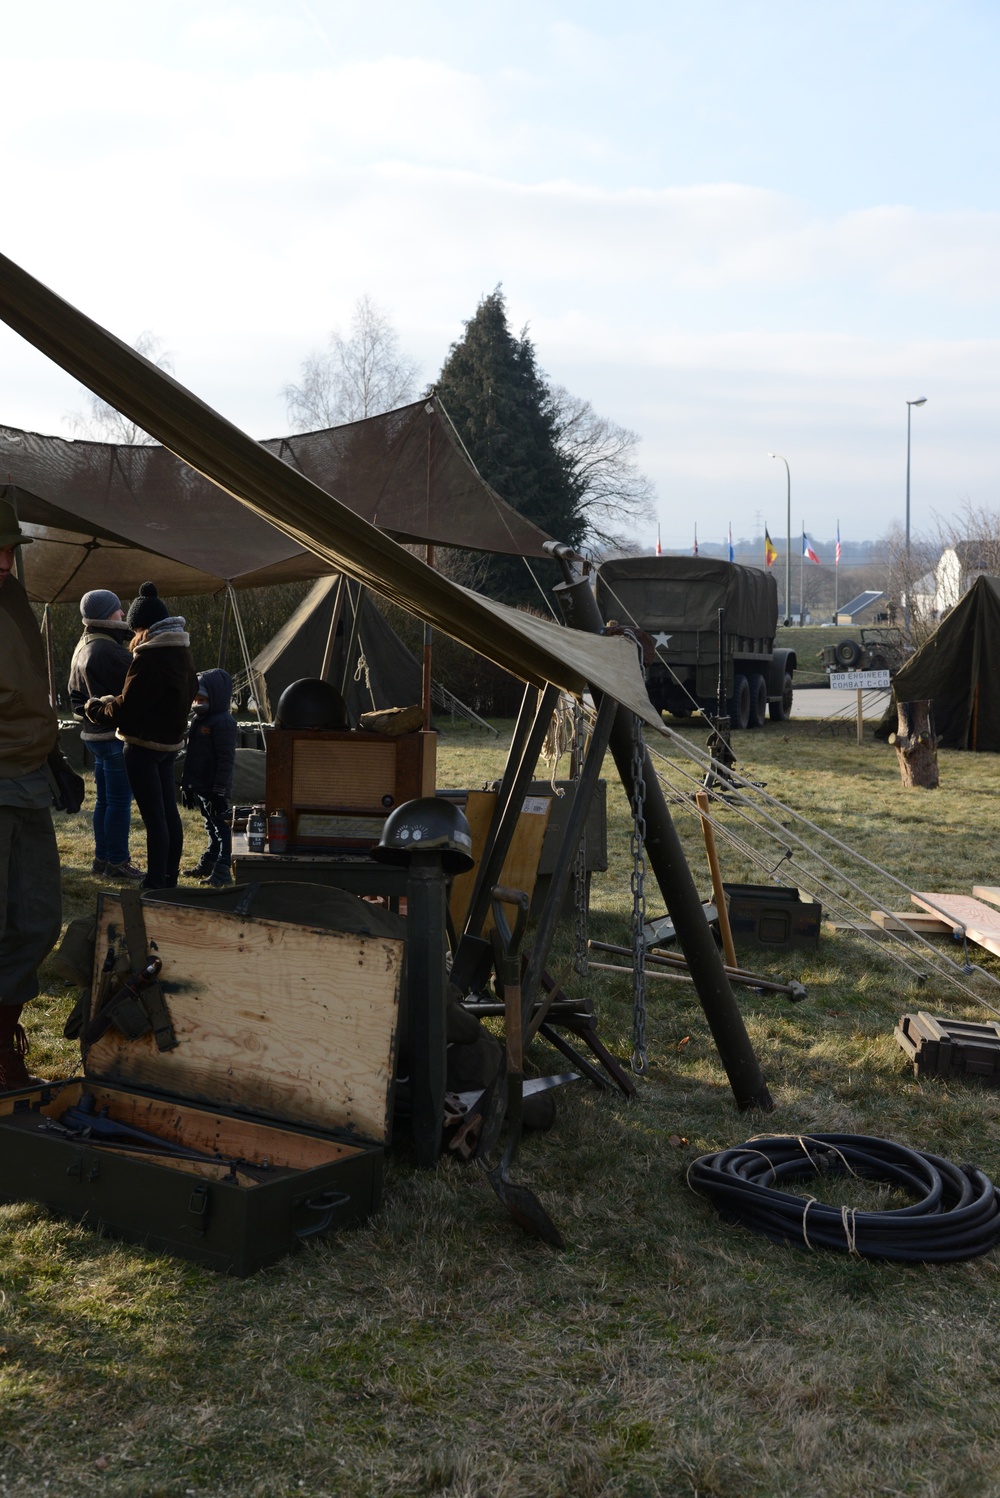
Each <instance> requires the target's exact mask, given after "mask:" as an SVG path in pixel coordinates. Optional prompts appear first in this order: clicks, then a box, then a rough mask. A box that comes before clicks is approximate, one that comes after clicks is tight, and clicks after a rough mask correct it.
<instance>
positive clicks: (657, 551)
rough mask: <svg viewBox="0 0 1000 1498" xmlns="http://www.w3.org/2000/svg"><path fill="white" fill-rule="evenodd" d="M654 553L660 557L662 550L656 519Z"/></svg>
mask: <svg viewBox="0 0 1000 1498" xmlns="http://www.w3.org/2000/svg"><path fill="white" fill-rule="evenodd" d="M656 555H657V556H658V557H661V556H662V555H663V551H662V549H661V547H660V525H659V521H657V525H656Z"/></svg>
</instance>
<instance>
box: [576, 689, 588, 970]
mask: <svg viewBox="0 0 1000 1498" xmlns="http://www.w3.org/2000/svg"><path fill="white" fill-rule="evenodd" d="M585 744H586V724H585V720H584V716H583V708H582V707H581V706H580V704H579V702H576V701H574V703H573V766H574V771H575V778H576V794H577V795H579V794H580V783H581V779H582V777H583V752H584V747H585ZM573 900H574V907H575V916H576V926H575V930H574V944H573V971H574V972H575V973H578V974H579V976H580V977H581V978H585V977H586V976H587V973H588V971H589V963H588V961H587V939H588V935H589V933H588V930H587V832H586V829H584V831H583V834H582V835H581V837H580V842H579V844H578V846H577V850H576V861H575V863H574V865H573Z"/></svg>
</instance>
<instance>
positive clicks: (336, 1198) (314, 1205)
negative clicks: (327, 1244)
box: [295, 1189, 351, 1240]
mask: <svg viewBox="0 0 1000 1498" xmlns="http://www.w3.org/2000/svg"><path fill="white" fill-rule="evenodd" d="M350 1199H351V1197H350V1193H349V1192H347V1191H334V1190H332V1189H331V1190H329V1191H321V1192H320V1193H319V1195H318V1196H306V1197H302V1198H300V1200H299V1201H297V1202H296V1203H295V1205H296V1206H297V1207H305V1209H306V1211H307V1212H318V1213H320V1214H321V1216H320V1219H319V1221H318V1222H313V1223H310V1224H309V1225H308V1226H306V1227H302V1228H296V1229H295V1236H296V1238H298V1239H300V1240H304V1239H306V1238H316V1237H317V1236H318V1235H319V1234H320V1233H325V1232H326V1230H327V1228H328V1227H329V1226H330V1224H331V1222H332V1221H333V1214H334V1213H335V1212H336V1210H337V1208H338V1207H343V1206H346V1205H347V1203H348V1202H349V1201H350Z"/></svg>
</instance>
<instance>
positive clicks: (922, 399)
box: [903, 395, 927, 644]
mask: <svg viewBox="0 0 1000 1498" xmlns="http://www.w3.org/2000/svg"><path fill="white" fill-rule="evenodd" d="M926 404H927V397H926V395H921V396H918V397H917V399H916V400H913V401H907V402H906V577H905V579H904V582H905V584H906V606H905V608H904V610H903V635H904V638H905V640H906V643H907V644H909V643H910V589H911V587H912V582H913V580H912V577H911V571H912V569H911V567H910V418H911V416H912V414H913V407H914V406H926Z"/></svg>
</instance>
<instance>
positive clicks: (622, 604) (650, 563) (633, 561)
mask: <svg viewBox="0 0 1000 1498" xmlns="http://www.w3.org/2000/svg"><path fill="white" fill-rule="evenodd" d="M597 601H598V603H599V605H600V608H601V612H602V614H603V616H604V618H605V619H606V620H611V619H616V620H617V621H618V623H619V624H629V623H637V624H640V625H641V626H642V628H643V629H645V630H648V631H649V633H650V634H656V633H657V632H658V631H659V630H676V631H678V632H681V631H684V632H693V631H695V630H699V631H701V630H711V631H713V632H715V631H717V630H718V628H719V610H720V609H725V611H726V632H727V633H728V634H739V635H745V636H753V637H754V638H759V637H762V638H765V639H771V638H773V636H774V630H775V625H776V624H777V619H778V590H777V586H776V584H775V581H774V578H773V577H772V576H771V574H770V573H769V572H761V571H760V569H759V568H757V567H740V566H738V565H737V564H735V563H733V562H721V561H716V560H715V559H714V558H712V557H627V558H624V559H622V560H620V561H615V562H605V563H604V565H603V566H602V567H601V569H600V571H599V573H598V576H597Z"/></svg>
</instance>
